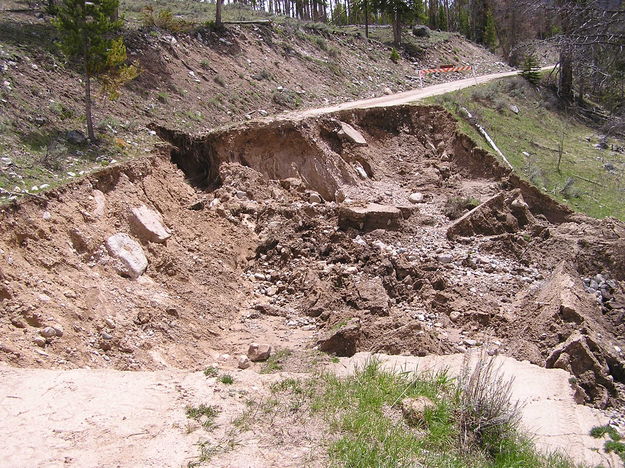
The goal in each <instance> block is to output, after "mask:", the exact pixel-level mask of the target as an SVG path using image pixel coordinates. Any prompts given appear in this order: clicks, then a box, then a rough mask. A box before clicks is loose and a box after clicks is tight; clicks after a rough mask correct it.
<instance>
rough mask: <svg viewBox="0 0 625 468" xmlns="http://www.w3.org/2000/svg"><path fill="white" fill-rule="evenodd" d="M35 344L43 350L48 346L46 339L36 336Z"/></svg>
mask: <svg viewBox="0 0 625 468" xmlns="http://www.w3.org/2000/svg"><path fill="white" fill-rule="evenodd" d="M33 343H35V344H36V345H37V346H40V347H42V348H43V347H44V346H45V345H46V339H45V338H44V337H43V336H36V337H34V338H33Z"/></svg>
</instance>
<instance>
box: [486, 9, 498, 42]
mask: <svg viewBox="0 0 625 468" xmlns="http://www.w3.org/2000/svg"><path fill="white" fill-rule="evenodd" d="M484 44H485V45H486V47H488V48H489V49H491V50H492V49H494V48H495V46H496V45H497V30H496V29H495V17H494V16H493V12H492V10H490V9H489V10H488V11H486V23H485V25H484Z"/></svg>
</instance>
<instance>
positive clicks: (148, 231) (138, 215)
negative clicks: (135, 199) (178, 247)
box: [128, 205, 171, 242]
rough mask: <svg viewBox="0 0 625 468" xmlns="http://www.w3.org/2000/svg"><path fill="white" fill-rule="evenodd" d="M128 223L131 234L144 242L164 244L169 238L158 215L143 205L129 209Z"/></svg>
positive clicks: (169, 233)
mask: <svg viewBox="0 0 625 468" xmlns="http://www.w3.org/2000/svg"><path fill="white" fill-rule="evenodd" d="M128 222H129V223H130V228H131V229H132V231H133V233H134V234H136V236H137V237H139V239H141V240H143V241H146V242H165V240H166V239H168V238H169V237H170V236H171V231H170V230H169V229H168V228H167V226H165V224H164V223H163V218H162V217H161V215H160V213H157V212H156V211H154V210H151V209H150V208H148V207H147V206H145V205H141V206H139V207H137V208H133V209H131V210H130V215H129V216H128Z"/></svg>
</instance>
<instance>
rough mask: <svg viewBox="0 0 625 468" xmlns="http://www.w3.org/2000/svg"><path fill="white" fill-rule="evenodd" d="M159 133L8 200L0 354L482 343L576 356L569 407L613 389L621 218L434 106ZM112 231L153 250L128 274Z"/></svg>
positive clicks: (0, 275) (58, 358) (610, 394)
mask: <svg viewBox="0 0 625 468" xmlns="http://www.w3.org/2000/svg"><path fill="white" fill-rule="evenodd" d="M346 124H347V125H346ZM158 132H159V133H160V135H161V136H162V137H163V138H164V139H166V140H168V141H169V142H170V143H171V145H172V146H171V147H167V148H165V147H164V148H163V149H162V152H161V153H160V154H154V155H152V156H149V157H146V158H144V159H141V160H138V161H134V162H131V163H127V164H124V165H120V166H117V167H113V168H109V169H106V170H103V171H101V172H99V173H96V174H94V175H92V176H89V177H87V178H85V179H83V180H81V181H79V182H76V183H74V184H72V185H68V186H65V187H63V188H61V189H59V190H56V191H53V192H50V193H47V194H45V195H44V196H42V197H41V198H37V199H31V200H29V201H25V202H22V203H20V204H16V205H13V206H11V207H10V208H7V209H5V210H4V211H3V212H2V214H1V215H0V216H1V223H0V249H1V251H0V252H1V253H2V263H1V264H0V280H1V281H2V282H1V283H0V298H1V304H2V310H3V313H2V316H1V317H0V333H1V336H2V344H1V346H0V359H2V360H3V361H6V362H7V363H10V364H11V365H14V366H20V367H25V366H28V367H31V366H35V367H45V368H79V367H85V366H89V367H111V368H116V369H133V370H139V369H146V370H151V369H163V368H168V367H177V368H190V369H199V368H201V367H203V366H206V365H207V364H208V363H211V362H212V361H213V360H214V359H215V358H216V357H217V356H219V355H221V354H223V353H228V354H233V353H241V352H243V351H244V350H245V349H246V345H247V344H248V343H249V342H250V341H266V342H269V343H271V344H274V345H275V346H277V347H284V348H290V349H304V348H310V347H312V346H315V345H318V346H319V347H320V349H323V350H327V351H329V352H333V353H336V354H339V355H352V354H354V353H355V352H357V351H384V352H386V353H390V354H400V353H410V354H414V355H425V354H431V353H437V354H441V353H442V354H449V353H456V352H459V351H460V352H462V351H465V350H466V349H468V348H473V347H478V346H486V347H487V348H488V350H489V352H490V353H501V354H506V355H509V356H512V357H515V358H518V359H528V360H529V361H530V362H532V363H536V364H539V365H541V366H547V367H560V368H563V369H566V370H568V371H570V372H572V373H573V374H574V375H575V376H576V380H572V381H571V385H573V386H574V387H575V389H576V391H577V396H578V400H579V401H580V402H581V401H586V402H588V403H591V404H594V405H596V406H599V407H605V406H606V405H609V404H615V403H616V402H617V400H618V398H619V397H618V395H619V388H620V386H621V384H622V382H624V381H625V372H624V371H623V360H622V357H621V349H622V347H623V346H624V345H625V343H623V340H622V338H621V337H622V333H623V324H622V321H623V313H624V309H623V306H624V304H625V298H624V297H623V289H622V283H621V282H622V281H623V279H624V277H625V262H624V258H623V257H624V255H625V253H624V252H625V245H624V244H625V241H624V240H623V239H624V235H625V229H624V226H623V224H622V223H620V222H618V221H616V220H613V219H605V220H601V221H599V220H595V219H591V218H588V217H586V216H583V215H579V214H575V213H572V212H571V211H570V210H569V209H567V208H566V207H564V206H562V205H560V204H558V203H556V202H555V201H553V200H552V199H550V198H549V197H547V196H545V195H544V194H543V193H541V192H540V191H538V190H537V189H535V188H534V187H533V186H531V185H529V184H527V183H526V182H524V181H523V180H520V179H519V178H518V177H516V176H515V175H513V174H510V173H509V172H508V171H507V170H506V169H505V168H503V167H502V166H500V165H499V163H498V162H497V161H496V160H495V159H493V158H492V157H491V156H490V155H488V154H487V153H485V152H483V151H481V150H479V149H477V148H476V147H475V145H474V143H473V142H472V141H470V140H469V139H468V138H467V137H466V136H463V135H461V134H459V133H457V131H456V127H455V122H454V121H453V119H452V118H451V116H449V114H447V113H446V112H445V111H443V110H442V109H440V108H437V107H412V106H399V107H393V108H376V109H368V110H351V111H343V112H339V113H335V114H330V115H326V116H322V117H315V118H304V119H301V120H295V121H274V122H251V123H249V124H245V125H243V124H242V125H239V126H236V127H234V128H230V129H227V130H216V131H212V132H209V133H207V134H203V135H195V136H193V135H188V134H185V133H182V132H180V131H174V130H168V129H166V128H163V127H159V128H158ZM361 139H364V140H365V142H364V143H363V142H362V140H361ZM170 159H171V161H172V162H173V163H174V164H172V162H170ZM189 182H190V183H189ZM478 201H479V202H481V204H480V205H479V206H478V207H477V208H475V209H473V210H472V211H469V212H466V210H464V211H463V208H465V207H467V206H475V204H477V202H478ZM142 205H145V206H146V207H147V208H148V209H149V210H152V211H153V212H154V213H155V215H156V218H157V222H162V224H164V225H165V227H166V228H168V229H169V230H170V231H171V237H169V238H167V239H166V240H163V241H160V242H153V241H152V240H148V239H149V238H148V237H146V235H145V232H144V231H142V230H141V229H139V228H138V227H137V225H136V223H134V222H133V221H132V219H133V218H132V216H131V210H132V209H136V208H138V207H141V206H142ZM456 216H460V218H459V219H450V218H454V217H456ZM159 217H160V221H159V220H158V218H159ZM118 233H125V234H128V235H129V236H130V238H131V239H133V240H134V242H136V243H137V244H138V246H139V249H140V250H141V251H142V252H143V254H144V255H145V257H146V259H147V262H148V266H147V270H146V271H145V273H143V274H142V275H140V276H139V277H138V278H137V279H136V280H131V279H129V278H127V277H124V276H122V275H120V274H119V273H118V272H119V271H121V270H120V268H119V258H118V257H117V258H116V257H115V255H116V254H115V253H113V252H112V251H111V250H110V249H109V248H107V247H106V241H107V239H108V238H109V237H110V236H111V235H114V234H118ZM135 247H136V246H135ZM597 275H599V276H597ZM583 280H586V284H584V283H583ZM226 359H227V358H226Z"/></svg>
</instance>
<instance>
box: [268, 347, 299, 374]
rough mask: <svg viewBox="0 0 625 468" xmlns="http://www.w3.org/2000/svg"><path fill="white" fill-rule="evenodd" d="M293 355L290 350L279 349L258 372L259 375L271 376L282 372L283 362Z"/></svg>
mask: <svg viewBox="0 0 625 468" xmlns="http://www.w3.org/2000/svg"><path fill="white" fill-rule="evenodd" d="M291 354H293V353H292V351H291V350H290V349H280V350H278V351H276V352H275V353H274V354H272V355H271V356H270V357H269V359H267V361H265V364H264V365H263V367H262V368H261V370H260V373H261V374H271V373H272V372H279V371H281V370H282V364H283V363H284V361H285V360H286V359H287V358H288V357H289V356H290V355H291Z"/></svg>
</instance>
